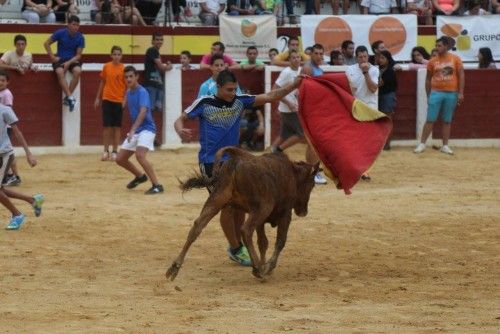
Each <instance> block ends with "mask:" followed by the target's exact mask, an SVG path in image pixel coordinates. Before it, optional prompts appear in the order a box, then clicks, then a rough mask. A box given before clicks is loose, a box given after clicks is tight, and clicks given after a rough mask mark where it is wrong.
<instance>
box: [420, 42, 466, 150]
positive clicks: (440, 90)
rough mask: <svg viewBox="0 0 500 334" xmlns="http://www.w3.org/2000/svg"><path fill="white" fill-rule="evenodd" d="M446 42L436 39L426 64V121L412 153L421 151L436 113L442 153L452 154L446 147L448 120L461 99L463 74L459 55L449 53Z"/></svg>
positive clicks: (435, 118)
mask: <svg viewBox="0 0 500 334" xmlns="http://www.w3.org/2000/svg"><path fill="white" fill-rule="evenodd" d="M448 46H449V41H448V39H447V38H445V37H441V38H439V39H438V40H437V41H436V49H437V53H438V54H437V56H435V57H432V58H431V60H429V62H428V63H427V77H426V81H425V90H426V91H427V103H428V107H427V122H426V123H425V126H424V129H423V131H422V137H421V139H420V143H419V144H418V145H417V147H416V148H415V150H414V151H413V152H415V153H422V152H423V151H424V150H425V142H426V141H427V138H428V137H429V135H430V134H431V132H432V128H433V127H434V122H435V121H436V120H437V118H438V116H439V114H441V119H442V120H443V146H442V147H441V152H443V153H446V154H453V151H452V150H451V148H450V147H449V146H448V140H449V139H450V130H451V120H452V118H453V113H454V112H455V109H456V107H457V105H458V106H459V105H460V104H461V103H462V102H463V101H464V87H465V75H464V67H463V65H462V60H461V59H460V57H458V56H456V55H454V54H451V53H449V52H448Z"/></svg>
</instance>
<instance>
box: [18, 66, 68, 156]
mask: <svg viewBox="0 0 500 334" xmlns="http://www.w3.org/2000/svg"><path fill="white" fill-rule="evenodd" d="M9 76H10V82H9V86H8V88H9V89H10V90H11V91H12V94H13V95H14V110H15V112H16V114H17V117H18V118H19V120H20V123H19V126H20V129H21V131H22V132H23V134H24V136H25V138H26V141H27V142H28V145H30V146H58V145H62V113H61V110H62V93H61V89H60V88H59V84H58V82H57V78H56V76H55V74H54V73H53V72H37V73H33V72H31V73H28V74H26V75H20V74H18V73H17V72H14V71H9Z"/></svg>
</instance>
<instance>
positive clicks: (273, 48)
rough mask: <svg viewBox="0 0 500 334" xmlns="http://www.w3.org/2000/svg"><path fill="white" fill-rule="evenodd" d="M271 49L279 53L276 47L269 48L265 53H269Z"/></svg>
mask: <svg viewBox="0 0 500 334" xmlns="http://www.w3.org/2000/svg"><path fill="white" fill-rule="evenodd" d="M271 51H274V52H276V53H279V51H278V49H276V48H271V49H269V51H267V53H269V52H271Z"/></svg>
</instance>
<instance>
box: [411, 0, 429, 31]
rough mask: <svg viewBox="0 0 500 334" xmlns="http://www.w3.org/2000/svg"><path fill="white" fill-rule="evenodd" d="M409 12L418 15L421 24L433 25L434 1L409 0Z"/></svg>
mask: <svg viewBox="0 0 500 334" xmlns="http://www.w3.org/2000/svg"><path fill="white" fill-rule="evenodd" d="M406 10H407V13H408V14H415V15H417V19H418V22H419V24H425V25H428V26H431V25H432V2H431V0H408V6H407V9H406Z"/></svg>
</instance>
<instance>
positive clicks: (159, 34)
mask: <svg viewBox="0 0 500 334" xmlns="http://www.w3.org/2000/svg"><path fill="white" fill-rule="evenodd" d="M156 37H163V34H162V33H161V32H159V31H155V32H154V33H153V34H152V35H151V40H152V41H154V40H155V38H156Z"/></svg>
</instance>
